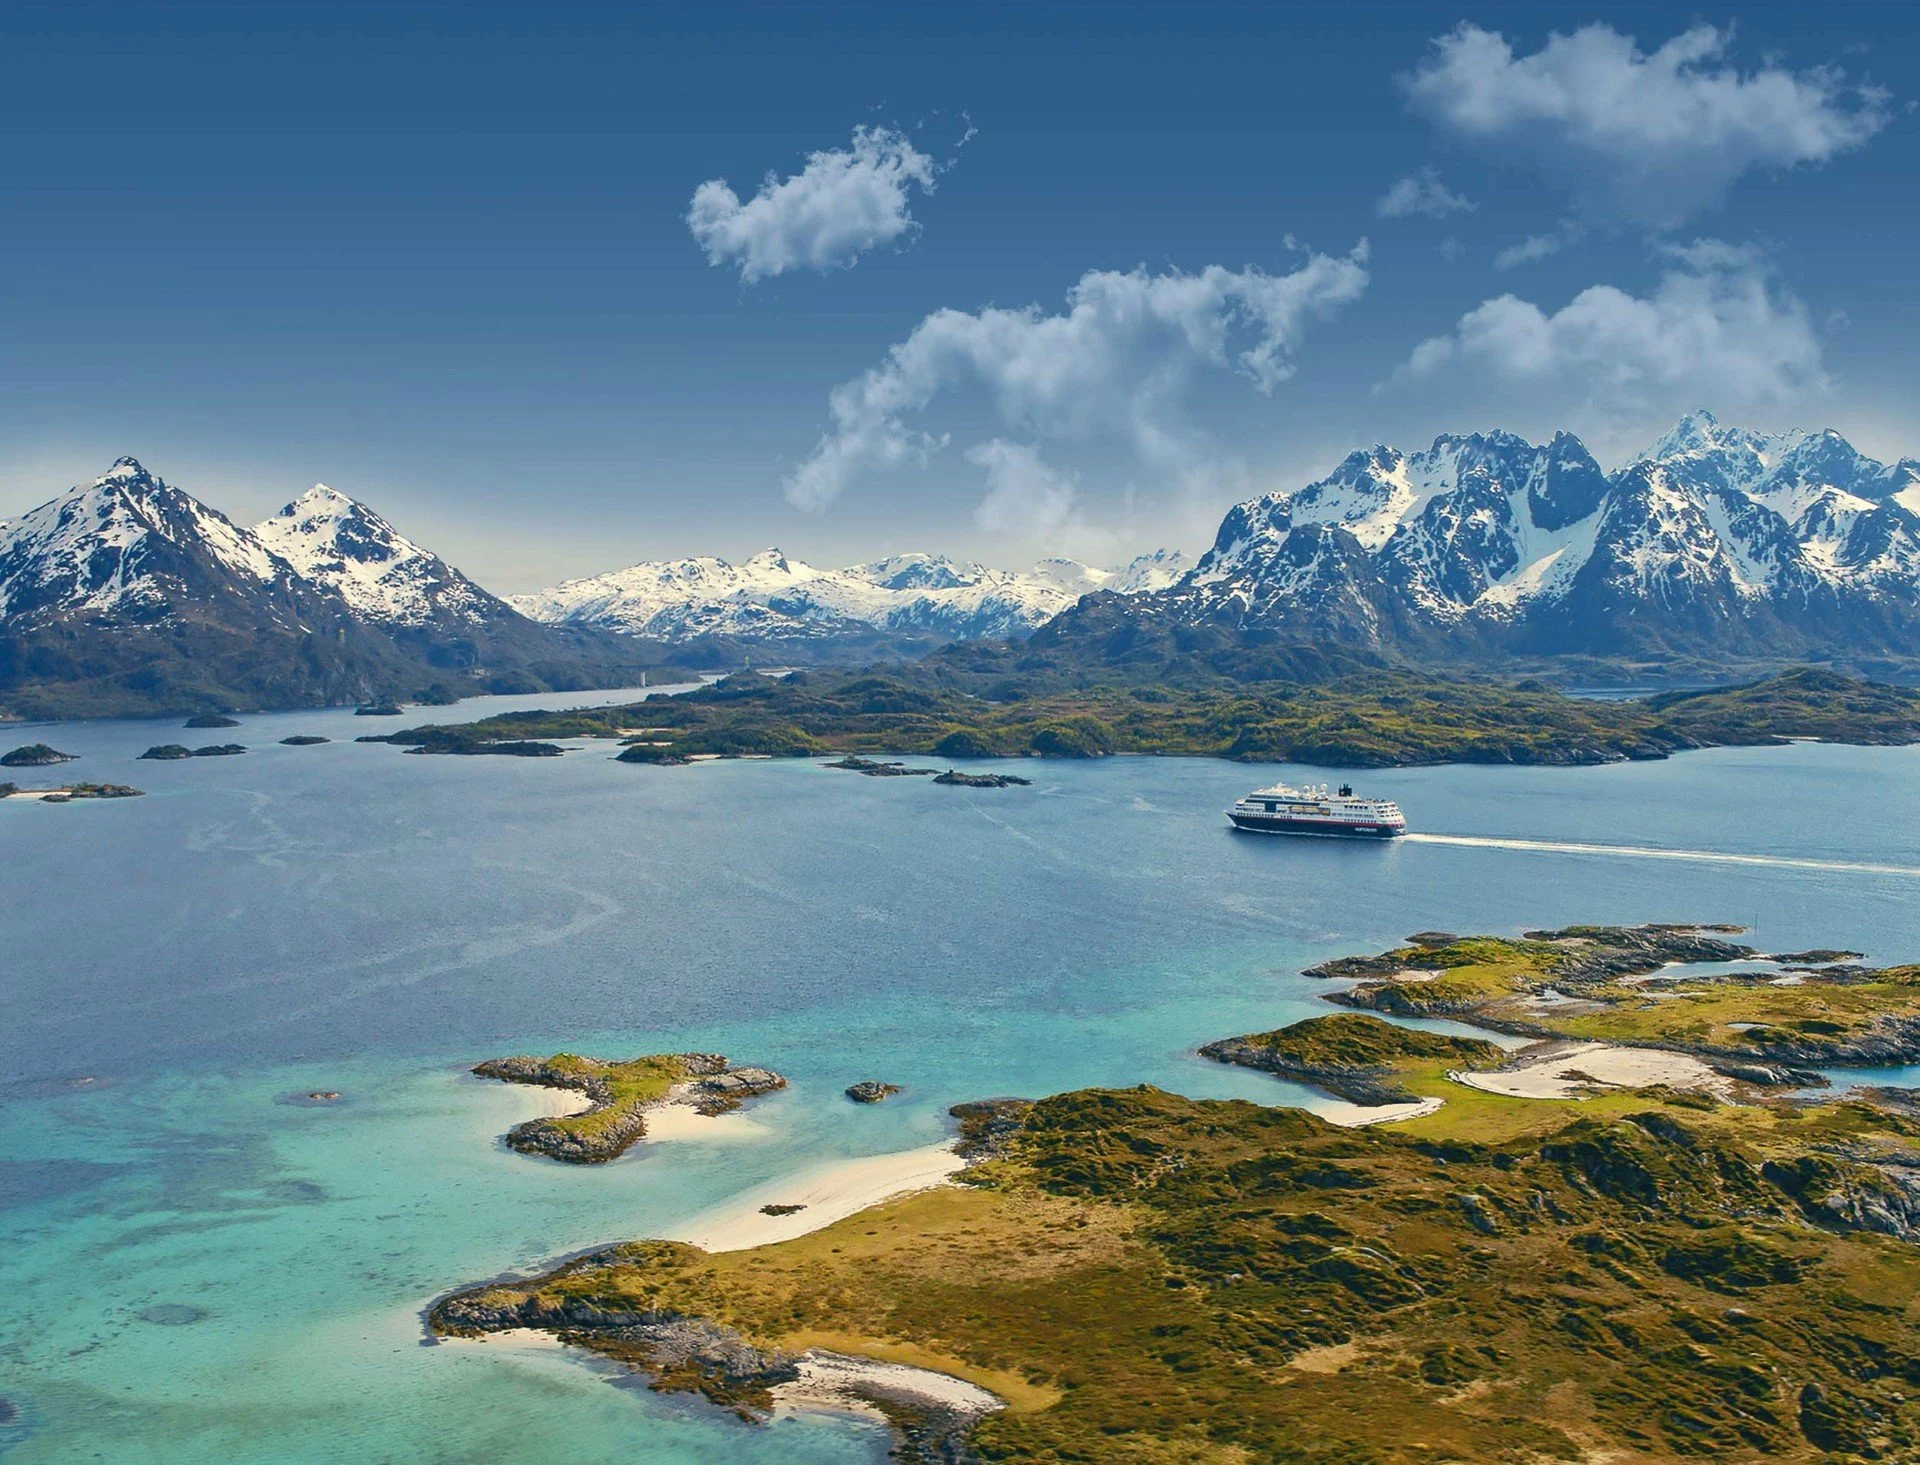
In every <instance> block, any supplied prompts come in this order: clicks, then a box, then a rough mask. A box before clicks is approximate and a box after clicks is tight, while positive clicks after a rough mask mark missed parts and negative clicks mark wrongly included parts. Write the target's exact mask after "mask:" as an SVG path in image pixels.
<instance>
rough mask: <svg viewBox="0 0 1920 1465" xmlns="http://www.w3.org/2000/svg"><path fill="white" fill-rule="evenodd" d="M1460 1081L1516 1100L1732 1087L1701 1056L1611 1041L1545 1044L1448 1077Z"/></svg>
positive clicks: (1716, 1090) (1720, 1090)
mask: <svg viewBox="0 0 1920 1465" xmlns="http://www.w3.org/2000/svg"><path fill="white" fill-rule="evenodd" d="M1447 1077H1449V1078H1451V1079H1452V1080H1453V1081H1454V1082H1455V1083H1462V1084H1465V1085H1467V1086H1468V1087H1469V1088H1476V1089H1483V1090H1485V1091H1486V1092H1487V1093H1490V1094H1507V1095H1509V1096H1511V1097H1513V1098H1517V1099H1578V1098H1580V1097H1581V1095H1582V1092H1583V1091H1584V1090H1587V1089H1591V1088H1594V1087H1608V1088H1623V1089H1644V1088H1650V1087H1651V1086H1653V1085H1654V1084H1667V1085H1670V1086H1671V1087H1673V1088H1676V1089H1702V1090H1705V1091H1706V1092H1709V1093H1715V1094H1720V1095H1723V1096H1724V1095H1728V1094H1730V1093H1731V1092H1732V1088H1733V1083H1732V1080H1730V1079H1728V1078H1727V1077H1725V1076H1724V1075H1722V1074H1718V1073H1715V1072H1714V1071H1713V1070H1712V1069H1711V1068H1709V1067H1707V1065H1706V1064H1704V1063H1702V1062H1701V1061H1700V1060H1699V1059H1698V1058H1693V1057H1690V1056H1689V1055H1687V1054H1685V1053H1668V1052H1664V1051H1662V1050H1660V1049H1658V1048H1621V1047H1616V1046H1614V1045H1613V1044H1611V1043H1544V1044H1541V1045H1540V1046H1539V1047H1538V1048H1535V1049H1529V1050H1523V1051H1522V1052H1521V1053H1520V1054H1519V1055H1518V1056H1517V1057H1516V1058H1515V1059H1514V1061H1513V1062H1512V1063H1510V1064H1508V1065H1506V1066H1505V1067H1502V1068H1495V1069H1489V1070H1485V1071H1482V1072H1477V1073H1467V1072H1454V1073H1450V1074H1448V1075H1447Z"/></svg>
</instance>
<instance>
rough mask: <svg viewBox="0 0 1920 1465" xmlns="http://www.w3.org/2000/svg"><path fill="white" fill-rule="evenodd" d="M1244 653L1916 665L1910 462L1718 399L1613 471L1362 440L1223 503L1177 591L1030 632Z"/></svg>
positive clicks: (1918, 506) (1096, 644)
mask: <svg viewBox="0 0 1920 1465" xmlns="http://www.w3.org/2000/svg"><path fill="white" fill-rule="evenodd" d="M1257 648H1268V649H1269V650H1271V649H1272V648H1296V649H1298V650H1300V651H1308V650H1310V651H1311V652H1313V653H1314V654H1315V655H1322V656H1333V657H1336V658H1338V657H1345V656H1353V655H1358V656H1360V657H1363V658H1367V659H1378V660H1382V661H1385V662H1402V663H1406V662H1412V663H1415V664H1421V665H1431V664H1434V663H1435V662H1446V663H1481V664H1495V665H1499V664H1511V662H1512V661H1513V659H1514V658H1523V659H1540V658H1567V657H1590V658H1616V659H1624V660H1630V661H1635V662H1638V663H1641V664H1648V663H1651V664H1656V665H1657V664H1660V663H1671V662H1678V661H1686V662H1688V663H1690V664H1691V665H1694V666H1696V667H1707V668H1711V667H1712V666H1713V665H1715V664H1722V665H1724V664H1725V663H1726V662H1727V661H1728V660H1729V659H1740V660H1774V661H1785V660H1794V659H1804V658H1815V659H1831V658H1839V659H1845V660H1850V661H1854V662H1858V661H1859V660H1861V659H1862V658H1875V657H1881V658H1888V659H1891V660H1893V661H1896V662H1903V663H1909V664H1910V663H1911V662H1913V661H1914V660H1915V659H1920V462H1916V461H1914V460H1913V459H1903V460H1901V461H1900V462H1897V463H1893V464H1887V463H1881V462H1877V461H1875V460H1874V459H1871V458H1868V457H1865V456H1864V455H1862V454H1861V453H1859V452H1857V451H1856V450H1855V449H1854V448H1853V446H1852V445H1851V444H1849V443H1848V442H1847V441H1846V439H1845V438H1843V437H1841V436H1840V435H1839V434H1838V433H1836V432H1832V431H1823V432H1789V433H1780V434H1764V433H1756V432H1750V431H1748V430H1746V429H1744V428H1738V427H1727V426H1723V425H1721V424H1720V423H1719V422H1717V421H1715V419H1714V418H1713V416H1712V415H1711V414H1710V413H1707V412H1695V413H1693V414H1691V415H1689V416H1687V417H1685V418H1683V419H1682V420H1681V421H1680V422H1679V424H1678V425H1677V426H1675V427H1674V428H1673V430H1672V431H1670V432H1668V433H1667V434H1666V435H1665V436H1664V437H1662V438H1661V439H1660V440H1659V441H1658V442H1656V443H1655V444H1653V445H1652V446H1651V447H1650V448H1648V449H1647V450H1646V451H1645V452H1644V453H1642V454H1639V455H1638V456H1636V457H1635V458H1634V459H1633V461H1631V462H1630V463H1628V464H1626V465H1625V466H1623V467H1621V468H1619V469H1618V470H1616V471H1615V472H1613V473H1606V472H1604V471H1603V470H1602V469H1601V467H1600V465H1599V464H1598V463H1597V462H1595V461H1594V458H1593V455H1592V454H1590V453H1589V452H1588V451H1587V450H1586V448H1585V447H1584V446H1583V445H1582V444H1581V442H1580V440H1579V439H1578V438H1576V437H1574V436H1572V435H1571V434H1570V433H1564V432H1563V433H1560V434H1558V435H1556V436H1555V437H1554V438H1553V439H1552V440H1551V441H1550V442H1548V443H1546V444H1544V445H1535V444H1533V443H1529V442H1527V441H1525V440H1524V439H1522V438H1519V437H1516V436H1514V435H1513V434H1511V433H1505V432H1494V433H1487V434H1478V433H1476V434H1473V435H1471V436H1466V437H1456V436H1443V437H1440V438H1437V439H1435V441H1434V443H1433V445H1432V446H1431V447H1430V448H1427V449H1426V450H1425V451H1422V452H1414V453H1404V452H1401V451H1400V450H1398V449H1396V448H1389V447H1384V446H1381V447H1374V448H1371V449H1368V450H1366V451H1364V452H1356V453H1353V454H1351V455H1350V456H1349V457H1348V458H1347V459H1346V460H1345V461H1344V462H1342V463H1341V464H1340V465H1339V467H1337V468H1336V469H1335V470H1334V471H1333V472H1332V473H1331V474H1329V475H1328V476H1327V477H1326V478H1323V479H1321V480H1320V481H1318V482H1316V483H1311V484H1308V485H1307V486H1306V487H1304V488H1300V489H1295V490H1292V491H1290V492H1286V493H1273V494H1268V495H1266V496H1264V497H1262V498H1257V499H1251V500H1249V501H1247V502H1246V503H1242V504H1238V505H1236V506H1235V507H1234V508H1233V509H1232V510H1231V511H1229V513H1228V514H1227V516H1226V518H1225V519H1224V520H1223V521H1222V523H1221V526H1220V531H1219V534H1218V535H1217V536H1216V537H1215V539H1214V543H1213V547H1212V548H1211V549H1210V550H1208V551H1207V553H1206V554H1205V555H1204V556H1203V557H1202V558H1201V559H1200V561H1199V563H1198V564H1197V565H1195V567H1194V568H1193V570H1192V571H1191V572H1189V573H1188V574H1186V575H1184V576H1182V577H1181V578H1180V579H1179V580H1178V581H1177V582H1175V583H1174V584H1173V585H1171V586H1169V587H1168V588H1166V589H1164V590H1161V591H1158V592H1155V593H1153V594H1148V595H1139V596H1133V597H1130V598H1128V599H1127V600H1125V601H1120V602H1116V601H1112V600H1109V599H1108V598H1106V597H1102V596H1094V597H1091V598H1089V599H1087V600H1085V601H1082V602H1081V603H1080V604H1079V605H1078V606H1077V607H1076V608H1075V609H1073V610H1071V611H1068V612H1066V613H1064V614H1063V615H1061V616H1060V617H1058V618H1057V619H1056V620H1054V621H1053V622H1052V623H1051V624H1050V625H1048V627H1047V628H1046V630H1045V632H1044V633H1043V634H1042V636H1040V637H1039V638H1036V641H1035V644H1034V651H1035V652H1040V653H1043V654H1051V655H1055V656H1065V657H1068V658H1069V659H1080V660H1085V659H1088V658H1089V657H1091V658H1092V659H1095V660H1100V659H1106V660H1109V661H1112V660H1123V659H1127V658H1129V657H1131V658H1140V657H1151V656H1155V655H1163V656H1177V655H1179V654H1182V653H1193V654H1222V653H1225V652H1229V651H1234V650H1240V651H1246V650H1252V649H1257ZM1267 660H1269V661H1270V660H1271V657H1270V656H1269V657H1268V658H1267Z"/></svg>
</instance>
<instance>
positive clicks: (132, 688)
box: [0, 458, 663, 716]
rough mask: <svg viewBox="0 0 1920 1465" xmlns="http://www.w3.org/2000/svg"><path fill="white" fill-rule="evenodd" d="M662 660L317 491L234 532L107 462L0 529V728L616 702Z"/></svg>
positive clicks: (178, 495) (134, 471) (133, 469)
mask: <svg viewBox="0 0 1920 1465" xmlns="http://www.w3.org/2000/svg"><path fill="white" fill-rule="evenodd" d="M649 652H651V653H653V654H652V655H651V656H649V655H648V653H649ZM662 659H663V657H662V655H661V654H660V651H659V648H654V647H649V646H646V645H645V644H643V643H632V642H622V641H619V640H617V639H616V638H613V637H610V636H606V635H604V634H601V633H596V632H593V631H591V630H588V629H584V628H575V627H551V626H542V625H538V624H536V623H534V622H532V621H529V620H527V619H526V618H525V617H524V616H521V615H520V614H519V613H518V612H517V611H515V610H513V609H512V608H511V607H510V606H508V605H507V604H505V602H503V601H501V600H499V599H497V598H496V597H494V596H491V595H488V594H487V593H486V592H485V591H483V590H481V589H480V588H479V587H478V586H476V585H474V584H473V582H472V581H470V580H468V579H467V578H466V577H465V576H463V575H461V574H460V573H459V572H458V571H457V570H454V569H453V568H452V567H451V566H449V565H447V564H446V563H445V562H444V561H442V560H440V559H439V558H438V557H437V556H435V555H433V554H431V553H430V552H428V551H425V550H422V549H421V548H420V547H419V546H418V545H415V544H413V543H412V542H411V541H410V540H407V539H406V538H405V537H404V536H401V535H400V534H399V533H398V532H397V531H395V530H394V529H393V528H392V526H391V525H389V524H387V522H386V521H385V520H384V519H381V518H380V516H379V515H377V514H375V513H373V511H372V510H370V509H367V508H366V507H365V506H364V505H360V504H357V503H355V502H354V501H353V500H351V499H348V498H347V497H346V496H345V495H344V494H336V493H334V492H333V491H332V490H327V489H319V488H317V489H315V490H314V491H312V492H310V493H308V494H306V495H303V496H302V498H301V499H299V500H296V501H295V503H293V504H291V505H289V506H288V507H287V508H286V509H285V510H283V511H282V512H281V514H279V515H276V516H274V518H272V519H270V520H268V521H267V523H266V524H264V525H262V526H259V527H258V528H257V529H248V528H244V527H242V526H240V525H237V524H234V523H233V522H232V521H231V520H229V519H228V518H227V517H226V516H225V515H224V514H221V513H220V512H218V511H217V510H215V509H212V508H209V507H208V506H206V505H205V504H202V503H200V502H199V501H198V500H197V499H195V498H193V497H192V495H190V494H188V493H186V492H184V491H183V490H181V489H179V488H176V487H174V486H173V485H171V484H169V483H167V482H165V481H164V480H162V479H160V478H158V477H156V476H154V475H153V474H151V473H149V472H148V471H147V470H146V469H145V468H144V467H142V466H141V465H140V463H139V462H137V461H136V460H134V459H132V458H122V459H120V460H119V461H118V462H116V463H115V464H114V465H113V467H112V468H111V469H109V470H108V472H107V473H105V474H103V475H102V476H101V477H99V478H98V479H95V480H94V481H93V482H92V483H90V484H82V485H79V486H77V487H75V488H72V489H70V490H68V491H67V492H65V493H63V494H61V495H59V496H58V497H56V498H54V499H52V500H51V501H49V502H48V503H46V504H43V505H41V506H40V507H39V508H36V509H34V510H32V511H31V512H30V513H28V514H26V515H24V516H23V517H21V518H19V519H17V520H13V521H10V522H8V523H7V524H6V525H4V526H0V715H4V714H5V713H9V712H11V713H17V714H20V715H43V716H60V715H82V714H107V715H111V714H115V713H134V714H138V713H147V712H174V711H179V710H183V709H200V708H206V707H223V708H246V707H293V706H304V705H313V704H316V703H340V702H348V701H354V700H358V699H361V698H365V697H368V696H391V695H396V694H398V695H445V694H447V693H449V692H473V691H481V690H515V691H530V692H531V691H541V690H549V689H561V688H569V687H584V686H596V685H621V684H624V683H625V682H626V681H627V680H628V679H629V678H632V679H634V680H637V679H638V673H639V671H640V670H642V669H644V668H645V667H647V666H649V665H657V664H658V662H659V661H660V660H662Z"/></svg>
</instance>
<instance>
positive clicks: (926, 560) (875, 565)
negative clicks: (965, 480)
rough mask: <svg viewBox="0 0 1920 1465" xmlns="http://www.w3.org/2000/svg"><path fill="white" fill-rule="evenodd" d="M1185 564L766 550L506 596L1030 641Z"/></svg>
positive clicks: (557, 605)
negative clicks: (1006, 564)
mask: <svg viewBox="0 0 1920 1465" xmlns="http://www.w3.org/2000/svg"><path fill="white" fill-rule="evenodd" d="M1188 564H1189V562H1188V560H1187V559H1186V557H1185V556H1184V555H1181V554H1180V553H1178V552H1177V551H1173V550H1157V551H1155V552H1154V553H1152V554H1146V555H1141V556H1140V557H1139V558H1137V559H1135V560H1133V561H1132V562H1131V563H1129V564H1126V565H1123V566H1121V567H1120V568H1119V569H1114V570H1107V569H1096V568H1094V567H1092V566H1088V565H1083V564H1081V563H1079V562H1078V561H1077V560H1068V559H1046V560H1042V561H1040V562H1039V563H1038V564H1037V565H1035V566H1033V568H1032V569H1030V570H1027V571H1024V572H1014V571H1007V570H996V569H991V568H989V567H987V566H985V565H980V564H975V563H972V562H970V561H965V560H952V559H948V558H947V557H946V556H944V555H933V554H918V553H915V554H897V555H890V556H888V557H887V558H885V559H880V560H875V561H873V562H871V563H869V564H864V565H852V566H849V567H847V568H845V569H837V570H823V569H819V568H816V567H815V566H813V565H809V564H807V563H806V562H805V561H803V560H797V559H792V558H789V557H788V556H787V555H784V554H782V553H781V552H780V551H779V550H777V549H768V550H763V551H762V552H761V553H759V554H756V555H754V556H753V557H752V558H751V559H749V560H747V561H745V562H744V563H742V564H738V565H735V564H731V563H729V562H728V561H726V560H722V559H714V558H711V557H699V558H694V559H684V560H653V561H648V562H645V563H642V564H637V565H632V566H629V567H628V568H626V569H624V570H614V571H612V572H611V573H608V574H604V575H594V576H591V577H588V578H586V579H580V580H569V581H567V582H566V583H565V584H562V585H556V586H554V587H553V588H552V589H549V590H540V591H535V592H533V593H531V594H526V595H515V596H510V597H508V600H509V603H510V604H511V605H512V606H513V607H514V608H515V609H516V610H518V611H520V612H521V614H523V615H527V616H530V617H532V618H533V619H535V620H539V621H547V622H568V623H573V624H582V625H592V626H599V627H602V628H604V629H607V630H614V631H620V632H623V633H626V634H629V635H643V636H649V637H654V638H658V639H663V640H670V641H683V640H689V639H691V638H693V637H696V636H743V637H752V638H756V639H804V640H814V639H822V638H826V637H831V636H840V635H847V634H856V633H859V632H862V631H871V630H890V631H912V632H924V633H927V634H930V635H936V636H942V637H948V638H952V639H975V638H980V637H1005V636H1023V635H1026V634H1027V633H1028V632H1030V631H1032V630H1033V629H1034V628H1035V627H1036V626H1038V625H1040V624H1041V623H1043V622H1045V621H1047V620H1050V619H1052V618H1053V617H1054V616H1055V615H1057V614H1059V613H1060V612H1061V611H1062V610H1064V609H1066V608H1067V607H1068V606H1070V605H1072V604H1073V603H1074V602H1075V601H1077V600H1078V599H1079V598H1080V597H1081V596H1083V595H1086V594H1089V593H1090V592H1092V591H1095V590H1113V591H1116V592H1118V593H1121V594H1138V593H1142V592H1146V591H1153V590H1160V589H1164V588H1165V587H1166V586H1168V585H1170V584H1172V583H1173V582H1174V581H1176V580H1177V579H1179V577H1180V576H1181V575H1182V574H1183V573H1185V571H1186V570H1187V568H1188Z"/></svg>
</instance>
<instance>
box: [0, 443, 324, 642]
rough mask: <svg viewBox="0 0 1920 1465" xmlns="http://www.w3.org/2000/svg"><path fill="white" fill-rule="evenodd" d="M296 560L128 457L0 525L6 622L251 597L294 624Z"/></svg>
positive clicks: (1, 604)
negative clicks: (273, 549)
mask: <svg viewBox="0 0 1920 1465" xmlns="http://www.w3.org/2000/svg"><path fill="white" fill-rule="evenodd" d="M295 588H296V586H295V577H294V574H293V570H292V567H291V566H289V565H288V564H287V563H286V562H285V561H284V560H282V559H280V558H278V557H277V556H275V555H274V554H273V553H272V552H271V551H269V550H268V549H267V547H266V546H265V545H263V544H262V543H261V542H260V541H259V539H257V538H256V537H255V536H254V535H253V534H251V533H249V532H248V531H247V530H245V529H242V528H240V527H239V526H238V525H236V524H233V523H232V522H230V521H229V520H228V519H227V517H226V516H225V515H224V514H221V513H219V512H218V511H216V510H214V509H210V508H208V507H207V506H206V505H205V504H202V503H200V502H199V501H198V500H197V499H194V498H192V497H190V496H189V495H187V494H185V493H182V492H181V491H180V490H179V489H177V488H174V487H173V486H172V485H170V484H168V483H165V482H163V481H162V480H160V479H158V478H155V477H154V476H153V475H152V474H150V473H148V472H147V470H146V469H145V468H142V467H141V466H140V464H139V463H138V462H136V461H135V460H134V459H132V458H122V459H120V460H119V461H118V462H116V463H115V464H114V465H113V467H111V468H110V469H108V470H107V472H106V473H105V474H104V475H102V476H101V477H100V478H97V479H95V480H94V481H93V482H92V483H90V484H86V485H82V486H80V487H78V488H73V489H69V490H68V491H67V492H66V493H63V494H61V495H60V496H59V497H58V498H56V499H54V500H52V501H51V502H49V503H45V504H42V505H41V506H40V507H39V508H37V509H35V510H33V511H32V512H31V513H29V514H27V515H26V516H25V517H24V518H21V519H18V520H16V521H13V522H11V523H9V524H8V525H6V526H5V527H4V528H0V620H4V622H5V624H6V625H7V626H8V628H9V629H11V630H21V629H28V628H31V627H35V626H42V625H47V624H50V623H52V622H54V621H57V620H59V619H62V618H64V617H69V616H71V617H79V618H84V619H88V620H93V621H102V620H128V621H134V622H147V621H151V620H154V619H156V618H158V617H161V616H164V615H165V614H167V613H168V612H169V610H170V608H172V607H173V606H174V605H175V604H177V603H186V604H193V603H196V602H202V603H209V604H210V603H213V602H216V601H218V600H221V599H223V598H224V599H232V600H237V601H241V602H244V603H245V604H247V605H249V606H251V607H254V608H256V609H257V610H258V611H259V612H260V613H261V614H263V615H266V616H268V617H270V618H273V619H277V620H280V621H282V622H283V623H285V624H289V625H291V624H292V623H293V622H292V620H291V619H290V617H292V616H293V615H294V609H295V608H294V605H293V598H292V597H293V593H294V591H295Z"/></svg>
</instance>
